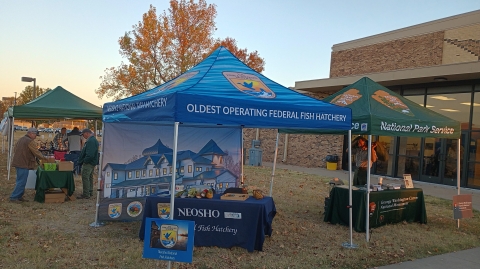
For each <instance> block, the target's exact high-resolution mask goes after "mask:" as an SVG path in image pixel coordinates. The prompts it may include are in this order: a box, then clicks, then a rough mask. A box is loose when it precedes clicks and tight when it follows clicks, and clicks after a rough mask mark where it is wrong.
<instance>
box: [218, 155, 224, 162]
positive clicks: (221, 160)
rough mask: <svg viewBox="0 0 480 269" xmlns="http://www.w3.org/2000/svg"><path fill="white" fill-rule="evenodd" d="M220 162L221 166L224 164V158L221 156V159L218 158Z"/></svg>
mask: <svg viewBox="0 0 480 269" xmlns="http://www.w3.org/2000/svg"><path fill="white" fill-rule="evenodd" d="M218 161H219V162H220V164H222V163H223V157H222V156H220V157H219V158H218Z"/></svg>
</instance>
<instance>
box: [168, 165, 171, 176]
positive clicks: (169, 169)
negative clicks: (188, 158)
mask: <svg viewBox="0 0 480 269" xmlns="http://www.w3.org/2000/svg"><path fill="white" fill-rule="evenodd" d="M168 173H169V174H170V175H171V174H172V167H171V166H170V167H169V168H168Z"/></svg>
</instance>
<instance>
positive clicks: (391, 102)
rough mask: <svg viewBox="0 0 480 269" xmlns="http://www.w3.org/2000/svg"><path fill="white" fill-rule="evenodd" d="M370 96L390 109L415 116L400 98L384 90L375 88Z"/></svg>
mask: <svg viewBox="0 0 480 269" xmlns="http://www.w3.org/2000/svg"><path fill="white" fill-rule="evenodd" d="M372 98H373V99H375V100H376V101H377V102H379V103H380V104H382V105H384V106H386V107H388V108H390V109H392V110H395V111H397V112H400V113H402V114H404V115H407V116H411V117H413V116H415V115H414V114H413V113H412V111H410V108H409V107H408V106H407V105H405V104H404V103H403V102H402V100H400V98H398V97H396V96H393V95H390V94H389V93H388V92H386V91H383V90H377V91H376V92H374V93H373V95H372Z"/></svg>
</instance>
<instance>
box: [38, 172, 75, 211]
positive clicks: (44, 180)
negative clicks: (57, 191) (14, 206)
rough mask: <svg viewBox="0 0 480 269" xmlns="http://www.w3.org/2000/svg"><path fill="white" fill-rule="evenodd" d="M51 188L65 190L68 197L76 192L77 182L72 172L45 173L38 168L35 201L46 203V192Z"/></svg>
mask: <svg viewBox="0 0 480 269" xmlns="http://www.w3.org/2000/svg"><path fill="white" fill-rule="evenodd" d="M50 188H65V189H67V194H66V195H68V196H72V195H73V193H74V192H75V181H74V178H73V172H72V171H45V170H43V169H42V168H41V167H38V168H37V181H36V183H35V191H36V192H35V198H34V200H35V201H37V202H40V203H43V202H45V191H46V190H47V189H50Z"/></svg>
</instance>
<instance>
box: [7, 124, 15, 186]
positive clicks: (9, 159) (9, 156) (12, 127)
mask: <svg viewBox="0 0 480 269" xmlns="http://www.w3.org/2000/svg"><path fill="white" fill-rule="evenodd" d="M14 123H15V118H14V117H12V121H11V124H10V140H9V146H8V158H7V171H8V172H7V180H10V171H11V165H12V151H13V140H14V137H13V135H14V133H13V132H14V129H15V128H14Z"/></svg>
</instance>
